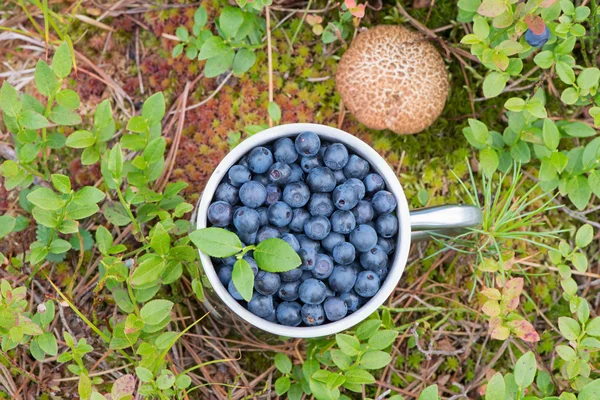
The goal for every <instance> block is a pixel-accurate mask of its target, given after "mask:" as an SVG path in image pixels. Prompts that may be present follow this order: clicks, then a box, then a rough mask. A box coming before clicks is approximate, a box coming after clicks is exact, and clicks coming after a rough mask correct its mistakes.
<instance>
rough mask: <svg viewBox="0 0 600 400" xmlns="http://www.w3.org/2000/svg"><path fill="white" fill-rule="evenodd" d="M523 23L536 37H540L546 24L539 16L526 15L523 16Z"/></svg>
mask: <svg viewBox="0 0 600 400" xmlns="http://www.w3.org/2000/svg"><path fill="white" fill-rule="evenodd" d="M523 21H524V22H525V23H526V24H527V27H528V28H529V30H530V31H531V32H533V33H535V34H536V35H541V34H542V33H544V31H545V30H546V24H545V23H544V20H543V19H542V17H540V16H539V15H531V14H528V15H526V16H525V18H524V19H523Z"/></svg>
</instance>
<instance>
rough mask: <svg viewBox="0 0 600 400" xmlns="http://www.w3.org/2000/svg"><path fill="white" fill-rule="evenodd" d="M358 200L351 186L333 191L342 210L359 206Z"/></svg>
mask: <svg viewBox="0 0 600 400" xmlns="http://www.w3.org/2000/svg"><path fill="white" fill-rule="evenodd" d="M240 196H241V191H240ZM358 200H359V198H358V193H357V191H356V189H355V188H354V186H352V185H351V184H347V183H342V184H341V185H339V186H337V187H336V188H335V189H333V204H335V206H336V207H337V208H339V209H340V210H346V211H347V210H351V209H353V208H354V207H356V205H357V204H358Z"/></svg>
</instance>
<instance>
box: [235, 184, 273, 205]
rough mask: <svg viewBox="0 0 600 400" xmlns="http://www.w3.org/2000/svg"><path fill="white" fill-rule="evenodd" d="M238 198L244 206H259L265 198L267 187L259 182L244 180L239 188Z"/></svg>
mask: <svg viewBox="0 0 600 400" xmlns="http://www.w3.org/2000/svg"><path fill="white" fill-rule="evenodd" d="M240 200H241V202H242V203H243V204H244V205H245V206H248V207H252V208H256V207H260V206H262V205H263V204H264V203H265V200H267V189H265V187H264V186H263V185H262V184H261V183H259V182H256V181H250V182H246V183H244V184H243V185H242V187H241V188H240Z"/></svg>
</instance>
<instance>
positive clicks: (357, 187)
mask: <svg viewBox="0 0 600 400" xmlns="http://www.w3.org/2000/svg"><path fill="white" fill-rule="evenodd" d="M346 185H350V186H352V187H353V188H354V191H355V192H356V194H357V195H358V200H362V199H363V198H364V197H365V194H366V189H365V184H364V183H362V181H361V180H360V179H356V178H350V179H348V180H347V181H346Z"/></svg>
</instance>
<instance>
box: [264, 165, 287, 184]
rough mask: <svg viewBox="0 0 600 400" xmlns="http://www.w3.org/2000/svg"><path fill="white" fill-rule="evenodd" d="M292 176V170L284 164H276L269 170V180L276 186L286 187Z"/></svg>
mask: <svg viewBox="0 0 600 400" xmlns="http://www.w3.org/2000/svg"><path fill="white" fill-rule="evenodd" d="M290 176H292V168H291V167H290V166H289V165H287V164H284V163H280V162H276V163H275V164H273V165H271V167H270V168H269V180H270V181H271V182H273V183H274V184H276V185H285V184H286V183H288V182H289V180H290Z"/></svg>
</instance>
